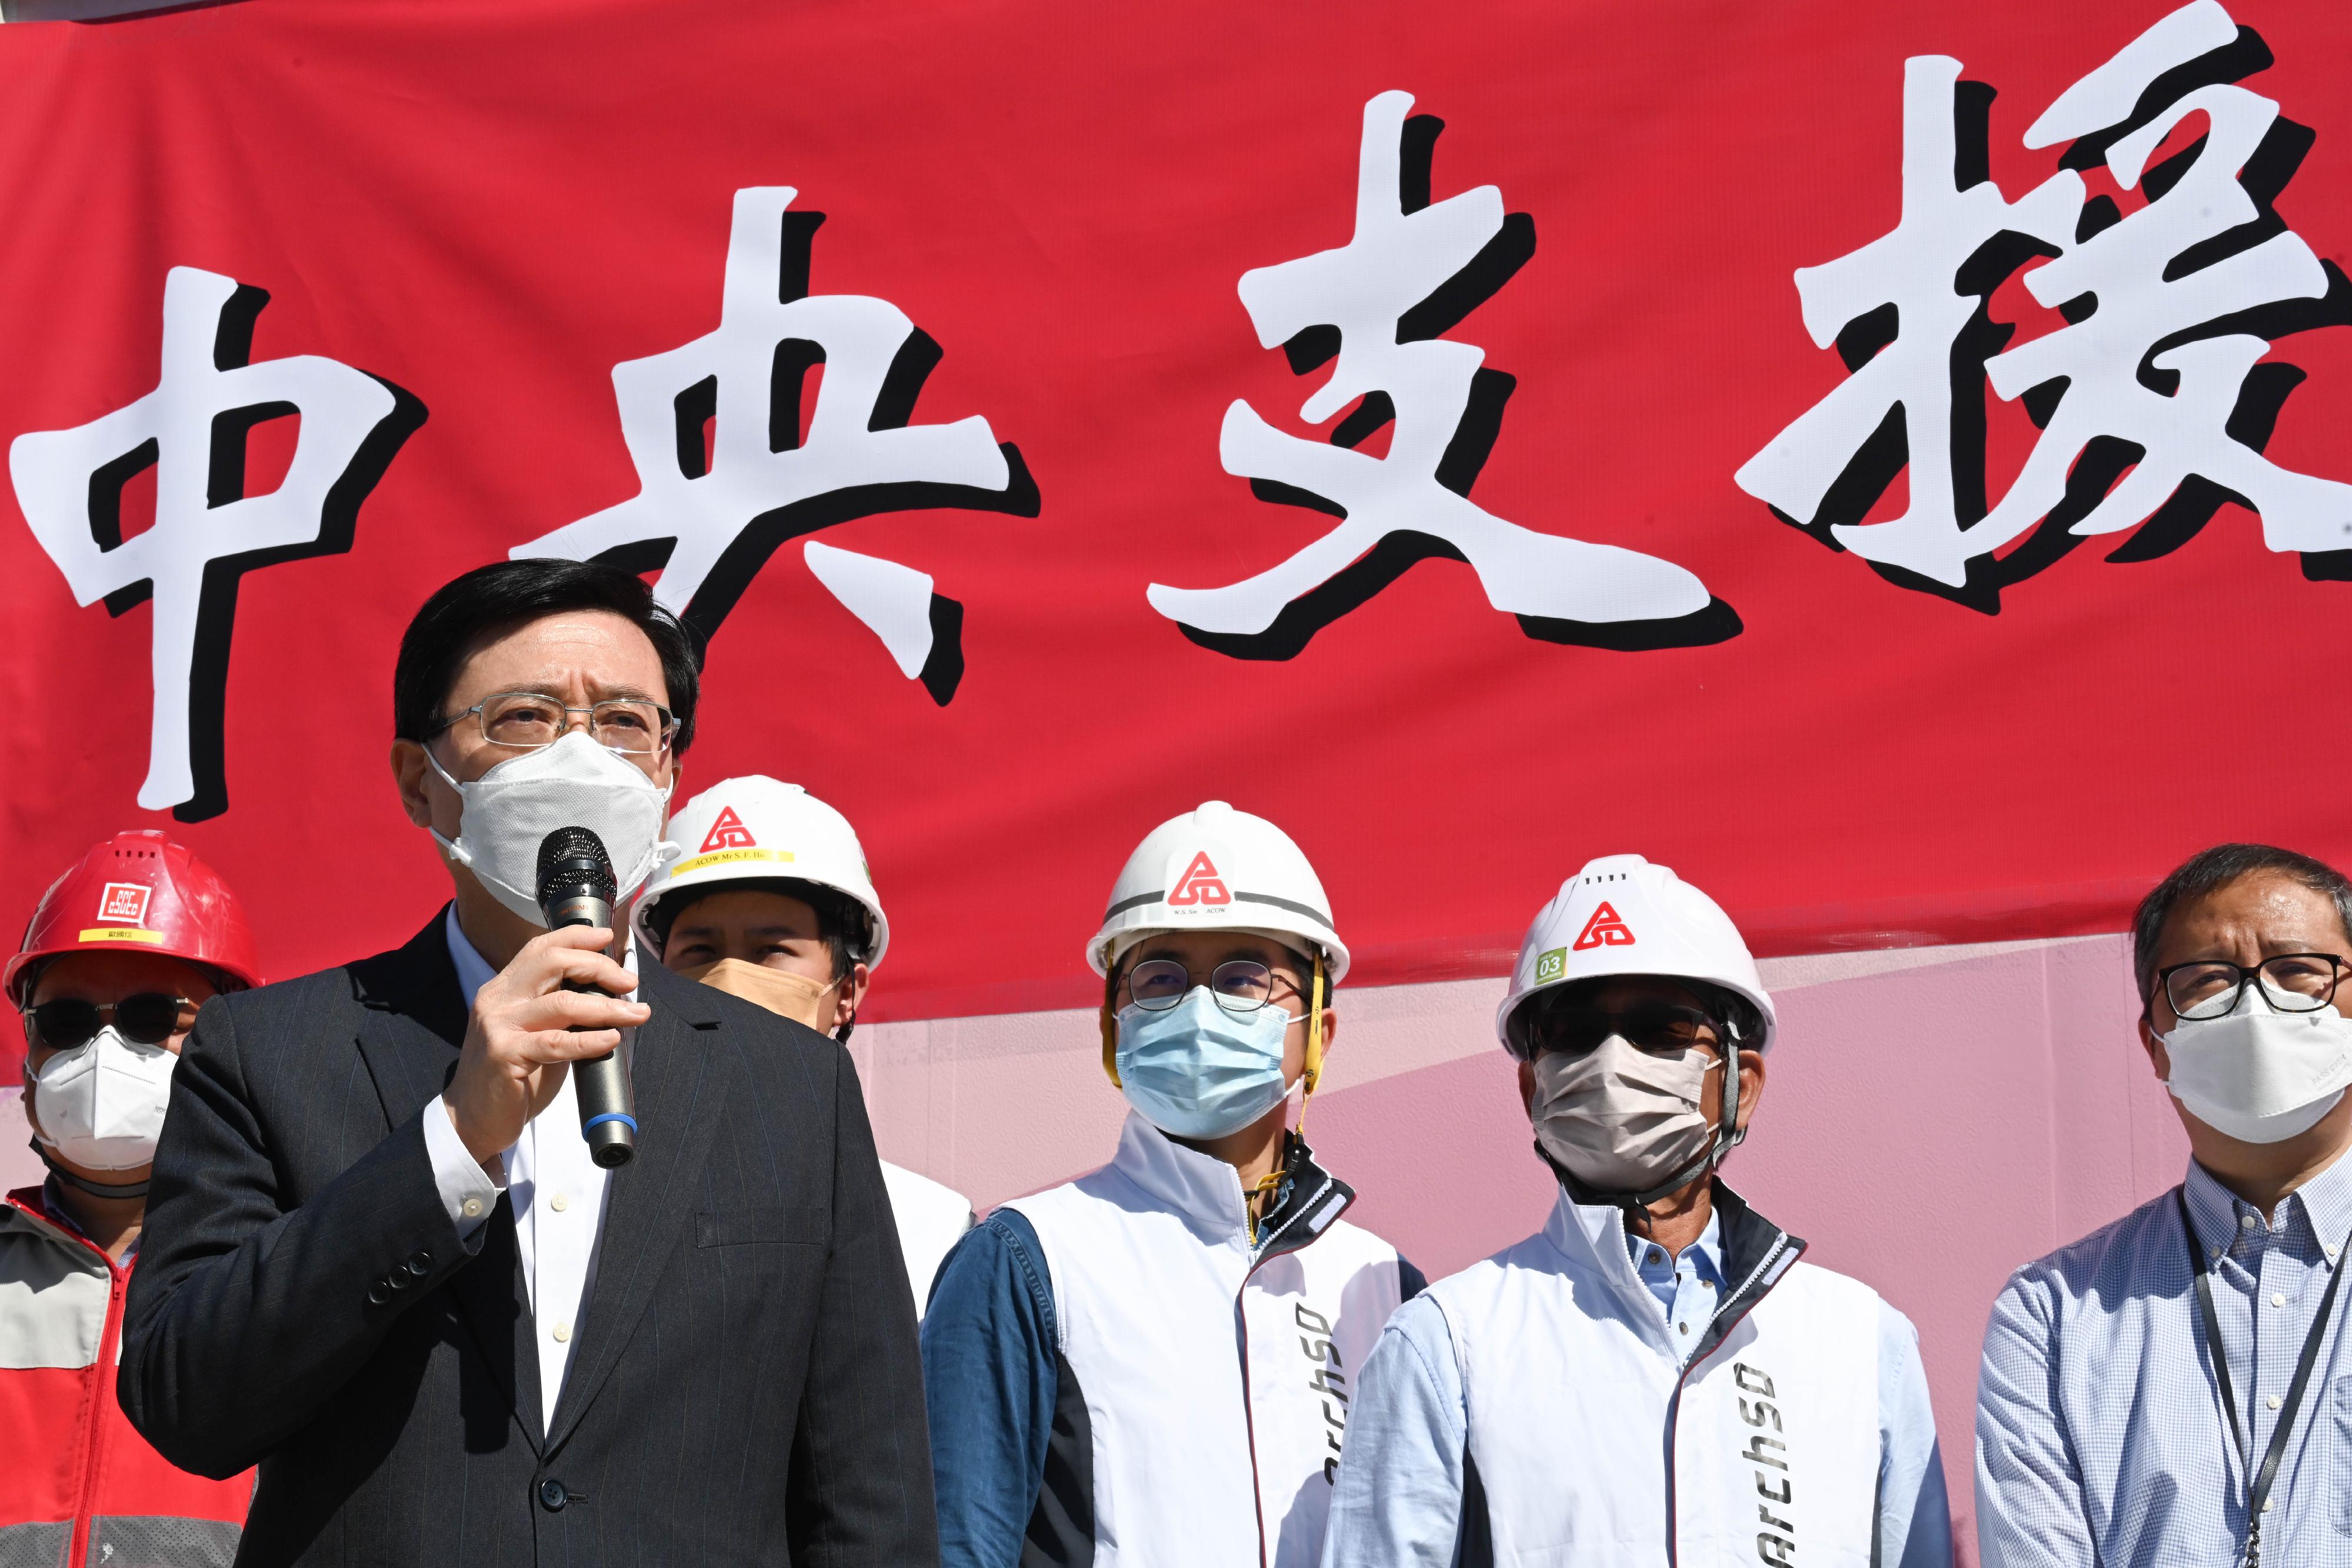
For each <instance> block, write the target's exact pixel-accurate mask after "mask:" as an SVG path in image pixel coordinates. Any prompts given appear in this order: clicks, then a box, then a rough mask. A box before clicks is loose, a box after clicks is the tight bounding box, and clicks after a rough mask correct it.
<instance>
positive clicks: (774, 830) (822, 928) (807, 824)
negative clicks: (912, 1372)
mask: <svg viewBox="0 0 2352 1568" xmlns="http://www.w3.org/2000/svg"><path fill="white" fill-rule="evenodd" d="M663 836H664V837H665V838H667V840H669V841H671V842H673V843H677V844H681V845H684V846H685V847H686V850H687V853H686V854H685V855H684V856H683V857H681V858H680V859H678V860H677V861H676V862H673V863H672V864H670V865H668V866H667V867H666V868H664V869H663V870H661V871H658V872H656V873H655V874H654V876H653V878H652V879H651V880H650V881H649V882H648V883H646V891H645V893H644V894H642V895H640V896H639V898H638V899H637V903H636V907H635V911H634V912H633V913H632V914H631V915H630V919H631V921H632V922H633V923H634V924H635V927H636V933H637V939H638V940H639V941H640V942H642V943H643V944H645V946H646V949H647V950H648V951H650V952H653V953H656V954H658V955H659V956H660V957H661V961H662V963H663V964H664V965H665V966H667V967H669V968H671V969H674V970H676V971H677V972H678V973H679V974H682V975H685V976H687V977H688V978H690V979H698V980H700V981H701V982H702V983H703V984H704V985H707V986H715V987H717V988H719V990H722V991H725V992H726V993H728V995H730V996H734V997H740V998H743V999H744V1000H745V1001H748V1002H755V1003H757V1004H758V1005H759V1006H761V1007H763V1008H766V1009H768V1010H769V1011H770V1012H774V1013H782V1015H783V1016H784V1017H786V1018H788V1019H794V1020H795V1021H797V1022H800V1023H803V1024H806V1025H807V1026H808V1027H809V1028H811V1029H814V1030H819V1031H820V1032H823V1033H826V1034H830V1035H832V1036H833V1037H834V1038H835V1039H836V1040H847V1039H848V1038H849V1033H850V1030H852V1029H853V1028H855V1027H856V1022H857V1009H859V1007H861V1006H863V1005H864V1003H865V1001H866V988H867V987H868V985H870V984H871V982H872V979H873V976H874V971H875V970H877V969H878V968H880V967H882V955H883V954H884V952H886V951H887V949H888V947H889V946H890V921H889V918H888V917H887V915H884V914H883V913H882V900H881V897H880V895H878V894H876V893H875V891H874V879H873V877H872V876H871V875H870V874H869V873H868V872H867V871H866V852H865V850H864V849H863V848H862V847H861V846H860V845H859V843H858V841H857V834H856V831H855V830H853V829H852V828H851V827H850V825H849V820H848V819H847V818H845V817H844V816H843V815H842V814H841V813H840V812H838V811H836V810H834V809H833V808H832V807H830V806H828V805H826V804H825V803H824V801H822V800H818V799H817V798H816V797H815V796H814V795H811V794H810V793H809V792H808V791H807V790H805V789H802V788H801V787H800V786H799V785H797V784H784V783H780V782H778V781H777V780H775V779H770V778H767V777H765V776H764V775H761V774H757V773H753V774H748V775H746V776H744V777H742V778H740V779H722V780H720V781H719V783H717V784H714V785H712V786H711V787H710V788H709V789H705V790H704V791H703V792H702V793H701V794H699V795H697V796H696V797H695V798H694V799H693V800H689V801H688V802H687V803H686V807H685V809H684V810H680V811H679V812H678V813H677V815H676V816H674V817H672V818H671V819H670V820H669V826H668V827H667V829H665V830H664V831H663ZM882 1182H883V1186H886V1187H887V1189H888V1190H889V1194H890V1212H891V1214H892V1216H893V1217H894V1218H896V1219H897V1220H898V1246H899V1249H900V1250H901V1251H902V1252H903V1253H904V1254H905V1256H906V1260H907V1281H908V1284H910V1285H911V1286H913V1287H914V1291H915V1316H916V1317H917V1318H918V1319H919V1318H921V1316H922V1315H923V1303H924V1300H925V1298H926V1297H927V1296H929V1293H930V1288H931V1281H932V1279H933V1277H934V1276H936V1275H937V1274H938V1272H939V1267H940V1260H941V1259H942V1258H945V1257H946V1256H947V1254H948V1249H950V1247H953V1246H954V1245H955V1244H956V1242H957V1241H958V1240H960V1239H961V1238H962V1236H963V1233H964V1232H965V1231H967V1230H969V1229H971V1227H972V1220H973V1217H972V1212H971V1202H970V1201H969V1200H968V1199H966V1198H965V1197H964V1196H963V1195H962V1194H961V1193H960V1192H957V1191H955V1190H954V1189H953V1188H951V1187H949V1186H942V1185H941V1184H940V1183H939V1182H935V1181H933V1180H931V1179H930V1178H929V1176H919V1175H918V1174H917V1173H915V1172H913V1171H910V1170H906V1169H903V1168H901V1167H900V1166H894V1165H892V1164H891V1163H890V1162H889V1161H887V1160H884V1161H883V1162H882Z"/></svg>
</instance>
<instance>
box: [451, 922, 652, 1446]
mask: <svg viewBox="0 0 2352 1568" xmlns="http://www.w3.org/2000/svg"><path fill="white" fill-rule="evenodd" d="M446 925H447V929H448V935H449V956H450V958H451V959H452V960H453V961H454V962H455V963H456V965H457V987H458V989H460V990H461V991H463V992H464V993H465V995H466V1005H467V1007H468V1008H470V1007H472V1006H473V1005H474V994H475V993H476V992H478V991H479V990H480V989H481V988H482V987H483V986H485V985H486V984H488V982H489V980H490V978H491V977H492V976H493V975H495V974H496V973H497V971H496V970H494V969H492V968H491V967H490V966H489V961H488V959H486V958H484V957H483V956H481V955H480V954H479V953H477V952H476V951H474V945H473V944H472V943H471V942H468V941H467V940H466V934H465V933H464V932H463V931H461V930H459V929H458V927H457V905H456V904H451V905H450V906H449V915H448V919H447V921H446ZM621 964H622V967H624V968H626V969H628V970H629V971H630V972H631V973H633V974H634V973H635V970H636V949H635V945H634V944H632V945H631V946H629V947H628V948H627V949H626V950H625V951H624V952H623V954H622V955H621ZM629 996H630V999H631V1000H635V998H636V993H635V991H632V992H630V993H629ZM634 1035H635V1030H623V1031H622V1036H621V1053H622V1057H623V1060H624V1061H625V1060H626V1059H627V1056H628V1051H629V1045H630V1041H631V1038H632V1037H633V1036H634ZM425 1150H426V1152H427V1154H429V1155H431V1157H432V1160H433V1177H434V1182H435V1185H436V1186H438V1187H439V1188H440V1192H441V1201H442V1204H443V1205H444V1206H445V1207H446V1208H447V1209H448V1211H449V1218H450V1219H451V1220H452V1221H453V1222H454V1223H455V1224H456V1225H457V1234H458V1235H460V1236H470V1235H472V1234H473V1233H474V1232H475V1231H476V1230H477V1229H478V1228H480V1227H481V1225H482V1223H483V1222H484V1221H485V1220H487V1219H488V1218H489V1217H490V1211H491V1210H492V1209H493V1208H495V1207H498V1201H499V1193H501V1192H503V1193H505V1194H506V1195H507V1197H508V1199H509V1202H511V1203H512V1204H513V1206H514V1216H515V1249H516V1251H517V1252H519V1253H520V1255H521V1260H522V1278H523V1284H524V1287H525V1288H526V1289H527V1290H528V1291H530V1302H529V1306H530V1314H531V1322H532V1329H533V1334H532V1337H533V1338H534V1339H535V1340H536V1341H537V1342H538V1344H539V1405H540V1422H541V1431H542V1432H543V1431H545V1430H546V1429H547V1427H550V1426H551V1425H552V1424H553V1423H554V1420H555V1401H556V1397H557V1396H559V1395H561V1394H562V1392H563V1374H564V1371H565V1369H566V1368H567V1367H569V1366H570V1365H571V1364H572V1344H573V1343H574V1340H575V1338H576V1336H577V1335H578V1333H579V1331H580V1320H581V1318H582V1316H583V1314H584V1313H585V1312H587V1310H588V1290H589V1286H590V1285H591V1284H592V1283H593V1281H594V1280H595V1277H596V1253H597V1248H598V1244H599V1242H600V1240H601V1239H602V1236H603V1232H604V1183H605V1179H606V1177H607V1176H609V1175H610V1174H611V1173H609V1172H608V1171H606V1170H605V1169H604V1167H603V1166H599V1165H598V1164H597V1163H596V1162H595V1161H594V1160H593V1159H592V1158H590V1157H589V1154H588V1140H587V1139H585V1138H583V1137H582V1136H581V1135H580V1095H579V1092H578V1091H577V1090H576V1089H575V1088H574V1087H573V1075H572V1073H570V1072H566V1073H565V1074H564V1075H563V1087H562V1088H561V1089H559V1090H557V1091H556V1093H555V1098H554V1099H552V1100H551V1101H549V1102H548V1103H547V1105H546V1107H545V1108H544V1109H543V1110H541V1112H540V1113H539V1114H538V1115H536V1116H533V1117H532V1118H531V1119H530V1121H529V1122H527V1123H525V1124H523V1129H522V1135H521V1136H520V1137H519V1138H517V1139H516V1140H515V1141H514V1144H513V1145H511V1146H510V1147H509V1148H508V1149H507V1151H506V1153H505V1155H503V1156H502V1159H501V1164H502V1165H503V1166H504V1167H505V1176H506V1179H505V1180H504V1181H499V1180H497V1179H495V1178H493V1177H492V1176H491V1175H490V1174H489V1172H488V1171H486V1170H484V1169H483V1168H482V1166H481V1164H480V1163H479V1162H478V1161H477V1160H476V1159H475V1158H474V1156H473V1155H469V1154H467V1152H466V1145H465V1143H464V1141H463V1140H462V1139H460V1138H459V1137H458V1136H457V1124H456V1123H454V1122H452V1121H451V1120H450V1119H449V1110H448V1106H447V1105H446V1103H444V1102H443V1100H442V1098H441V1096H439V1095H436V1096H434V1099H433V1103H432V1104H431V1105H430V1106H429V1107H427V1109H426V1111H425Z"/></svg>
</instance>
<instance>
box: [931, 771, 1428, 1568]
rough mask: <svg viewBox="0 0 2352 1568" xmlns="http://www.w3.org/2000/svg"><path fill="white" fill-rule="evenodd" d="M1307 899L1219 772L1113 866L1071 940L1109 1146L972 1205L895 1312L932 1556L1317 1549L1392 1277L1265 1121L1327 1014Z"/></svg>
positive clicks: (1068, 1557)
mask: <svg viewBox="0 0 2352 1568" xmlns="http://www.w3.org/2000/svg"><path fill="white" fill-rule="evenodd" d="M1329 910H1330V904H1329V901H1328V899H1327V898H1326V897H1325V896H1324V893H1323V884H1322V883H1321V882H1319V881H1318V879H1317V877H1316V875H1315V872H1314V868H1313V867H1311V866H1310V865H1308V864H1307V857H1306V856H1305V855H1303V854H1301V853H1300V852H1299V851H1298V846H1297V845H1296V844H1294V843H1292V842H1291V841H1290V840H1289V838H1288V837H1287V836H1286V835H1285V834H1284V833H1283V831H1282V830H1280V829H1279V828H1276V826H1275V825H1274V824H1273V823H1271V822H1268V821H1265V820H1263V819H1261V818H1258V817H1253V816H1251V815H1249V814H1248V813H1246V812H1243V811H1236V810H1234V809H1233V808H1232V807H1230V806H1228V805H1226V804H1225V803H1224V802H1223V801H1220V800H1213V801H1211V802H1209V803H1208V804H1206V805H1204V806H1202V807H1201V808H1200V809H1199V810H1194V811H1188V812H1186V813H1185V814H1184V815H1182V816H1181V817H1178V818H1175V819H1174V820H1172V821H1167V822H1163V823H1161V824H1160V826H1159V827H1157V828H1155V829H1153V830H1152V831H1151V832H1150V835H1149V836H1148V837H1146V838H1145V839H1144V841H1143V843H1142V845H1141V846H1140V847H1139V848H1138V849H1137V850H1136V852H1135V853H1134V854H1133V855H1132V856H1131V857H1129V860H1128V862H1127V867H1126V869H1125V870H1124V871H1122V872H1120V873H1119V876H1118V883H1116V884H1115V885H1114V887H1113V888H1112V890H1111V895H1110V901H1109V907H1108V910H1107V911H1106V912H1105V913H1104V915H1103V923H1102V928H1101V929H1100V930H1099V931H1097V933H1096V934H1095V937H1094V940H1093V941H1092V942H1090V943H1089V944H1088V945H1087V961H1088V962H1089V963H1090V964H1091V965H1092V966H1093V967H1094V969H1095V971H1096V973H1097V974H1099V975H1101V976H1102V977H1103V1008H1102V1035H1103V1067H1104V1070H1105V1071H1106V1072H1108V1075H1109V1077H1110V1079H1111V1082H1114V1083H1116V1084H1117V1085H1118V1088H1119V1091H1120V1092H1121V1093H1123V1094H1124V1095H1125V1096H1126V1098H1127V1102H1128V1106H1129V1112H1128V1117H1127V1124H1126V1126H1125V1128H1124V1129H1123V1130H1122V1131H1121V1133H1120V1134H1119V1141H1118V1152H1117V1153H1116V1154H1115V1155H1113V1157H1112V1159H1111V1162H1110V1164H1108V1166H1103V1167H1102V1168H1101V1169H1100V1170H1097V1171H1095V1172H1093V1173H1092V1174H1090V1175H1087V1176H1081V1177H1079V1178H1078V1179H1077V1180H1076V1181H1074V1182H1070V1183H1068V1184H1067V1185H1066V1186H1057V1187H1055V1188H1053V1189H1051V1190H1049V1191H1046V1192H1042V1193H1039V1194H1037V1195H1036V1196H1034V1197H1024V1198H1016V1199H1014V1200H1013V1201H1012V1202H1010V1203H1007V1204H1005V1205H1004V1206H1003V1207H1001V1208H998V1209H997V1210H996V1211H995V1212H994V1213H992V1215H990V1216H989V1218H988V1219H987V1220H986V1221H985V1222H984V1223H983V1224H982V1226H981V1227H980V1228H978V1229H977V1230H975V1231H973V1232H972V1233H971V1235H970V1236H969V1237H967V1238H965V1239H964V1240H963V1241H962V1242H961V1243H960V1244H959V1245H958V1246H957V1248H956V1249H955V1251H954V1252H953V1253H951V1254H950V1256H949V1258H948V1261H947V1266H946V1268H945V1269H944V1270H941V1272H940V1282H939V1289H938V1291H937V1292H936V1293H935V1294H934V1295H933V1297H932V1300H931V1310H930V1314H929V1317H928V1318H927V1319H926V1320H925V1321H924V1328H923V1376H924V1385H925V1390H926V1392H927V1394H928V1396H929V1405H930V1417H931V1460H932V1472H933V1477H934V1479H935V1482H936V1490H937V1495H938V1499H939V1511H940V1560H941V1562H942V1563H943V1564H944V1565H945V1568H983V1565H985V1568H1009V1565H1010V1564H1012V1563H1015V1562H1019V1563H1032V1564H1060V1563H1090V1564H1093V1565H1094V1568H1113V1565H1120V1568H1152V1565H1156V1564H1195V1563H1198V1564H1215V1565H1218V1568H1225V1565H1228V1564H1233V1563H1259V1564H1272V1565H1276V1568H1308V1565H1310V1564H1313V1563H1316V1562H1317V1561H1318V1557H1319V1556H1320V1554H1321V1552H1322V1546H1323V1521H1324V1516H1325V1513H1326V1512H1327V1511H1328V1507H1329V1504H1330V1494H1331V1483H1332V1478H1333V1476H1334V1475H1335V1474H1336V1473H1337V1470H1338V1462H1339V1452H1340V1443H1341V1439H1342V1437H1343V1436H1344V1434H1345V1432H1346V1430H1347V1426H1348V1418H1349V1417H1348V1409H1349V1404H1348V1402H1349V1398H1350V1397H1351V1396H1352V1391H1353V1386H1354V1380H1355V1377H1356V1375H1357V1370H1358V1369H1359V1368H1360V1366H1361V1365H1362V1364H1363V1359H1364V1356H1365V1355H1366V1354H1368V1353H1369V1352H1370V1349H1371V1346H1372V1343H1373V1341H1374V1339H1375V1338H1376V1337H1377V1336H1378V1334H1379V1333H1380V1327H1381V1323H1382V1322H1385V1321H1386V1319H1387V1318H1388V1315H1389V1313H1390V1312H1391V1311H1393V1310H1394V1308H1395V1307H1396V1304H1397V1303H1398V1302H1399V1301H1402V1300H1403V1299H1405V1298H1406V1297H1408V1296H1411V1295H1412V1293H1413V1292H1414V1291H1418V1290H1419V1289H1420V1288H1421V1284H1422V1280H1421V1276H1420V1274H1419V1273H1418V1272H1417V1271H1416V1270H1414V1269H1413V1268H1412V1265H1411V1264H1409V1263H1407V1262H1405V1261H1404V1260H1402V1259H1401V1258H1399V1257H1398V1256H1397V1253H1396V1249H1394V1248H1392V1247H1391V1246H1389V1245H1388V1244H1387V1243H1386V1242H1383V1241H1381V1240H1380V1239H1378V1238H1377V1237H1374V1236H1372V1235H1370V1233H1368V1232H1366V1231H1363V1230H1360V1229H1358V1228H1356V1227H1354V1226H1352V1225H1349V1223H1348V1222H1347V1221H1345V1220H1343V1219H1341V1218H1339V1216H1340V1214H1341V1213H1342V1212H1343V1211H1344V1210H1345V1209H1346V1208H1347V1207H1348V1206H1349V1203H1350V1202H1352V1201H1353V1200H1354V1197H1355V1194H1354V1193H1353V1192H1352V1191H1351V1190H1350V1189H1349V1187H1348V1186H1345V1185H1344V1184H1342V1183H1341V1182H1340V1181H1339V1180H1338V1179H1337V1178H1336V1177H1334V1176H1330V1175H1328V1173H1326V1172H1325V1171H1324V1170H1323V1169H1322V1167H1321V1166H1318V1165H1317V1164H1316V1163H1315V1158H1314V1155H1312V1154H1311V1153H1310V1152H1309V1151H1308V1149H1307V1144H1306V1142H1305V1140H1304V1139H1303V1138H1302V1137H1301V1136H1300V1135H1299V1134H1297V1132H1294V1131H1292V1130H1291V1127H1290V1124H1289V1116H1288V1104H1289V1096H1290V1093H1291V1091H1292V1090H1293V1089H1294V1088H1301V1089H1303V1092H1302V1093H1301V1095H1300V1102H1299V1120H1300V1122H1301V1123H1304V1121H1305V1119H1306V1103H1307V1096H1309V1095H1311V1094H1312V1093H1313V1092H1314V1088H1315V1083H1316V1080H1317V1078H1318V1075H1319V1074H1320V1072H1321V1071H1322V1065H1323V1056H1324V1053H1325V1051H1328V1048H1329V1046H1330V1043H1331V1040H1332V1036H1333V1033H1334V1031H1335V1030H1336V1029H1337V1027H1338V1019H1337V1016H1336V1014H1335V1012H1334V1011H1333V1009H1332V1008H1331V1006H1330V989H1331V987H1332V986H1333V984H1335V983H1336V982H1337V981H1338V980H1339V979H1340V978H1341V977H1343V976H1345V975H1346V973H1347V970H1348V948H1347V945H1346V944H1345V943H1343V942H1342V941H1340V940H1339V933H1338V932H1337V931H1336V930H1334V929H1333V927H1332V924H1331V916H1330V914H1329Z"/></svg>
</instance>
